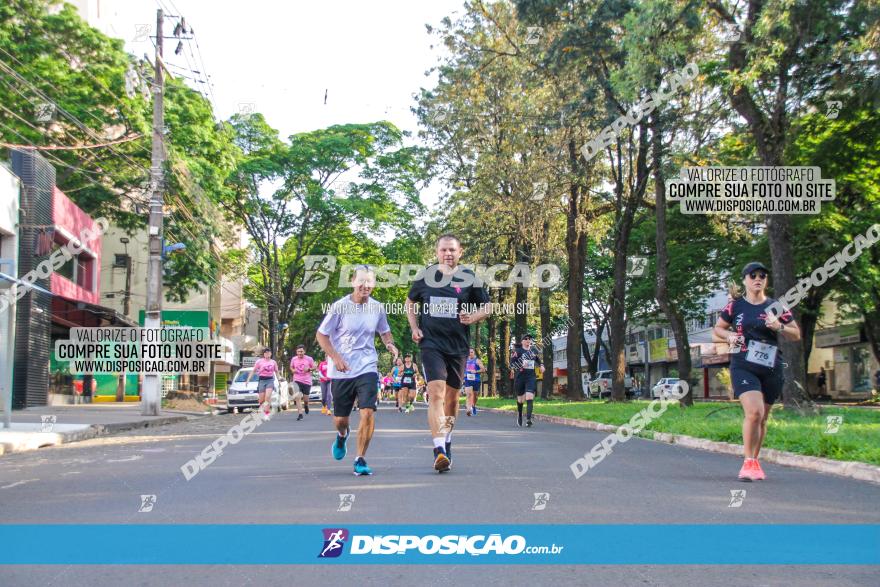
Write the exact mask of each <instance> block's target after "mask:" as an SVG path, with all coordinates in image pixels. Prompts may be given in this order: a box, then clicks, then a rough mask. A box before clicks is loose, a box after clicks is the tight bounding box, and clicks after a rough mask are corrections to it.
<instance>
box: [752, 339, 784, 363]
mask: <svg viewBox="0 0 880 587" xmlns="http://www.w3.org/2000/svg"><path fill="white" fill-rule="evenodd" d="M776 351H777V348H776V347H775V346H773V345H772V344H765V343H763V342H758V341H757V340H750V341H749V351H748V353H747V354H746V361H748V362H749V363H755V364H756V365H763V366H764V367H772V366H773V365H774V364H775V363H776Z"/></svg>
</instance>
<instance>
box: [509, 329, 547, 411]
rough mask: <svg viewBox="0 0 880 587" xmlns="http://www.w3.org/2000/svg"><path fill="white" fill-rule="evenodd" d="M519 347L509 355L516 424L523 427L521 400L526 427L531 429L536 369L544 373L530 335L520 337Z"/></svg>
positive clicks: (536, 382) (536, 384)
mask: <svg viewBox="0 0 880 587" xmlns="http://www.w3.org/2000/svg"><path fill="white" fill-rule="evenodd" d="M520 344H521V346H520V347H515V348H514V349H513V352H512V353H511V354H510V368H511V369H512V370H513V372H514V373H515V374H516V375H515V376H514V379H513V389H514V390H515V391H516V411H517V417H516V424H517V426H522V425H523V417H522V416H523V400H525V403H526V426H528V427H529V428H531V427H532V408H533V407H534V404H535V391H536V390H537V389H538V378H537V376H536V375H535V371H536V370H537V369H540V370H541V373H542V374H543V373H544V366H543V365H542V364H541V357H539V356H538V353H536V352H535V351H534V350H532V335H531V334H526V335H524V336H523V337H522V341H521V343H520Z"/></svg>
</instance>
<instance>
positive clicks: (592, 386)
mask: <svg viewBox="0 0 880 587" xmlns="http://www.w3.org/2000/svg"><path fill="white" fill-rule="evenodd" d="M623 387H624V390H625V393H626V397H627V398H631V397H632V396H633V380H632V377H630V376H626V377H624V378H623ZM588 391H589V394H590V397H598V398H608V397H611V371H610V370H606V371H599V372H598V373H596V376H595V377H593V378H592V379H591V380H590V381H589V383H587V385H586V386H585V387H584V394H586V393H587V392H588Z"/></svg>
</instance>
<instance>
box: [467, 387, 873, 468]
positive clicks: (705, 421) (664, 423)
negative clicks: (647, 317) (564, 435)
mask: <svg viewBox="0 0 880 587" xmlns="http://www.w3.org/2000/svg"><path fill="white" fill-rule="evenodd" d="M648 403H649V402H647V401H630V402H625V403H609V402H604V401H583V402H569V401H560V400H535V408H534V409H535V413H537V414H546V415H548V416H560V417H563V418H573V419H576V420H592V421H594V422H602V423H603V424H614V425H618V426H619V425H621V424H625V423H627V422H628V421H629V419H630V418H631V417H632V416H633V415H634V414H635V413H636V412H638V411H639V410H642V409H644V408H646V407H648ZM480 406H482V407H484V408H499V409H502V410H510V411H512V412H515V411H516V401H515V400H512V399H498V398H481V399H480V400H479V402H478V408H479V407H480ZM828 416H842V417H843V420H842V422H840V424H839V429H838V430H837V432H834V433H831V432H826V430H830V429H829V428H828V426H829V423H828ZM833 423H834V422H832V424H833ZM645 431H650V432H668V433H672V434H684V435H687V436H694V437H697V438H707V439H709V440H720V441H722V442H730V443H734V444H742V409H741V408H740V406H739V404H738V403H716V402H711V403H697V404H695V405H694V406H693V407H691V408H688V409H682V408H680V407H679V406H678V405H677V404H675V403H673V404H672V405H671V406H670V407H669V409H668V410H667V411H666V412H665V413H664V414H663V415H662V416H660V417H659V418H657V419H655V420H653V421H652V422H651V423H650V424H648V426H646V427H645ZM642 434H643V435H645V434H644V432H643V433H642ZM764 446H765V447H766V448H775V449H779V450H786V451H789V452H793V453H797V454H802V455H811V456H817V457H825V458H829V459H836V460H839V461H861V462H863V463H871V464H873V465H880V409H876V408H846V407H837V406H833V407H822V408H821V412H820V413H819V414H818V415H815V416H801V415H799V414H798V413H796V412H792V411H789V410H784V409H782V408H781V406H779V405H777V406H776V407H775V408H774V409H773V412H772V413H771V415H770V421H769V422H768V424H767V437H766V438H765V439H764Z"/></svg>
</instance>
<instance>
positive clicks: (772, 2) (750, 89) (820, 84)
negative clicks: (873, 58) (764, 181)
mask: <svg viewBox="0 0 880 587" xmlns="http://www.w3.org/2000/svg"><path fill="white" fill-rule="evenodd" d="M708 9H709V11H710V15H714V16H715V17H716V18H717V19H718V20H720V21H721V23H723V25H725V26H726V27H730V28H733V27H736V28H738V29H739V31H741V36H740V38H739V39H738V40H736V41H734V42H732V43H730V45H729V47H728V49H727V58H726V63H725V64H723V65H721V66H720V67H719V69H720V71H721V72H722V74H723V76H724V77H723V81H722V84H723V87H724V88H725V90H726V93H727V97H728V99H729V101H730V103H731V105H732V106H733V108H734V109H735V110H736V112H737V113H738V114H739V115H740V116H741V117H742V119H743V120H744V121H745V125H746V128H747V129H748V131H749V133H750V135H751V139H752V141H753V144H754V148H755V151H756V153H757V158H758V161H759V162H760V164H761V165H764V166H780V165H784V164H785V163H786V162H787V159H786V156H785V153H786V149H787V147H788V145H789V144H790V141H791V138H792V136H791V130H792V124H793V121H794V120H796V118H797V116H798V114H799V113H800V112H801V111H802V110H803V109H804V108H805V107H807V106H808V105H810V104H811V103H816V102H819V101H821V100H822V99H824V97H826V96H829V95H832V94H834V93H837V92H838V91H839V90H838V88H843V87H846V86H848V85H849V86H856V87H857V86H859V85H861V84H862V83H865V82H867V80H868V79H869V77H870V76H871V70H872V69H875V67H874V68H872V67H869V66H868V60H869V59H870V57H869V55H870V53H871V49H870V38H869V36H868V33H869V28H870V27H871V26H875V27H876V22H877V17H878V13H877V6H872V5H862V6H859V5H857V4H853V3H852V2H849V1H847V0H811V1H808V2H801V3H796V4H795V3H791V2H785V1H782V0H753V1H751V2H749V3H748V4H747V5H746V4H741V3H738V2H732V1H712V2H709V3H708ZM873 75H876V71H874V72H873ZM766 223H767V238H768V242H769V246H770V257H771V260H772V264H773V279H774V285H775V287H776V288H777V289H778V290H780V291H783V292H784V291H787V290H788V289H789V288H791V287H792V286H794V285H795V284H796V281H797V276H796V273H795V258H796V257H795V255H794V251H793V248H792V226H791V225H792V220H791V218H789V217H788V216H785V215H775V216H767V219H766ZM794 314H795V317H797V318H799V317H800V309H798V308H795V309H794ZM780 347H781V349H782V352H783V354H784V355H785V356H786V357H787V358H788V361H787V362H786V365H787V367H786V369H785V375H786V376H785V379H786V383H785V388H784V391H783V399H784V402H785V405H786V406H789V407H794V406H796V405H798V404H800V403H802V402H804V401H806V400H807V398H806V396H805V392H804V391H803V385H802V384H801V383H800V382H803V381H804V361H803V357H804V351H803V347H802V342H788V341H783V342H781V343H780Z"/></svg>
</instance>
